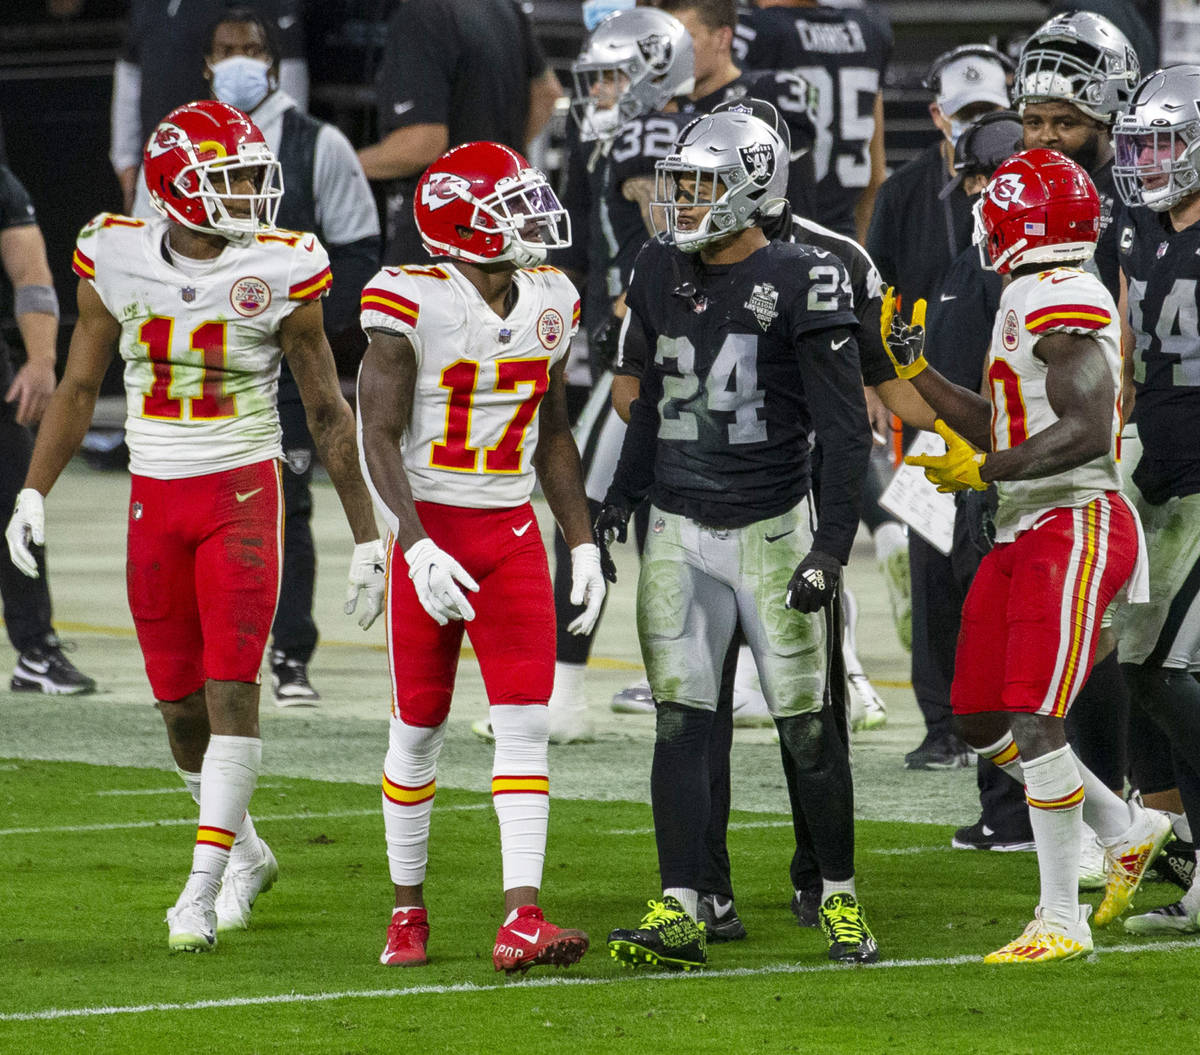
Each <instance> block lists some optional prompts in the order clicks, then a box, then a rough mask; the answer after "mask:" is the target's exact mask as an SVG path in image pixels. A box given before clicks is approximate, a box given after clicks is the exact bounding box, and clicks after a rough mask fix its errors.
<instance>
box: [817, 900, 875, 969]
mask: <svg viewBox="0 0 1200 1055" xmlns="http://www.w3.org/2000/svg"><path fill="white" fill-rule="evenodd" d="M820 917H821V930H823V931H824V932H825V937H826V938H828V939H829V958H830V959H831V960H836V961H837V962H838V963H875V961H876V960H878V959H879V946H878V945H876V944H875V937H874V935H872V934H871V930H870V928H869V927H868V926H867V917H866V916H865V915H864V914H863V910H862V906H861V905H860V904H859V903H858V902H857V901H856V900H855V899H854V895H853V894H830V895H829V897H827V898H826V899H825V903H824V904H823V905H822V906H821V908H820Z"/></svg>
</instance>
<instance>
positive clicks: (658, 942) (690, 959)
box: [608, 897, 708, 971]
mask: <svg viewBox="0 0 1200 1055" xmlns="http://www.w3.org/2000/svg"><path fill="white" fill-rule="evenodd" d="M647 904H648V905H649V906H650V911H649V912H647V913H646V915H644V916H643V917H642V922H641V924H640V925H639V926H638V927H637V929H636V930H620V929H618V930H614V931H613V932H612V933H611V934H610V935H609V936H608V951H609V954H610V955H611V956H612V958H613V959H614V960H619V961H620V962H621V963H623V964H625V965H626V966H629V967H666V968H668V969H669V970H672V971H690V970H691V969H692V968H693V967H703V966H704V965H705V964H706V963H708V950H707V944H706V942H705V938H704V926H703V924H699V923H697V922H696V921H695V920H694V919H692V917H691V916H689V915H688V914H687V912H686V911H685V910H684V907H683V906H682V905H681V904H680V903H679V901H678V899H676V898H673V897H665V898H663V899H662V901H649V902H647Z"/></svg>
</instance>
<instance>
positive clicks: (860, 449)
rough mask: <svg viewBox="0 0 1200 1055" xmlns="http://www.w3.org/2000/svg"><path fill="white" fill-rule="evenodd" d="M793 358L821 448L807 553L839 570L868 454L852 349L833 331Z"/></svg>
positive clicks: (803, 344)
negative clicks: (824, 557) (829, 559)
mask: <svg viewBox="0 0 1200 1055" xmlns="http://www.w3.org/2000/svg"><path fill="white" fill-rule="evenodd" d="M799 355H800V374H801V378H802V380H803V382H804V394H805V398H806V400H807V402H808V406H809V410H810V413H811V414H812V420H813V425H814V427H815V429H816V433H817V442H818V443H819V444H820V445H821V480H820V495H819V499H818V510H817V533H816V535H815V536H814V538H813V549H815V550H820V551H821V552H822V553H828V554H829V555H830V556H833V557H836V558H837V559H838V560H840V561H841V562H842V563H843V564H845V563H846V562H847V561H848V560H849V559H850V547H851V546H852V545H853V544H854V535H855V533H856V532H857V531H858V518H859V512H860V508H861V505H862V485H863V479H864V477H865V476H866V471H867V461H868V459H869V457H870V454H871V432H870V427H869V425H868V423H867V406H866V401H865V400H864V398H863V390H862V377H861V373H860V367H859V361H858V349H857V345H856V344H855V341H854V335H853V333H852V332H851V331H850V329H849V328H846V327H838V328H837V329H832V330H819V331H817V332H814V333H808V334H805V335H804V336H803V337H802V338H801V340H800V347H799ZM628 441H629V437H628V435H627V436H626V442H627V443H628Z"/></svg>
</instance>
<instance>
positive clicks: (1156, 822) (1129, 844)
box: [1096, 798, 1171, 927]
mask: <svg viewBox="0 0 1200 1055" xmlns="http://www.w3.org/2000/svg"><path fill="white" fill-rule="evenodd" d="M1129 807H1130V811H1131V812H1132V813H1133V814H1134V817H1135V820H1134V822H1133V824H1132V825H1130V827H1129V830H1128V831H1127V832H1126V833H1125V834H1124V835H1122V836H1121V838H1120V839H1118V840H1117V842H1115V843H1113V844H1112V845H1111V846H1106V847H1105V848H1104V870H1105V883H1104V900H1102V901H1101V902H1100V907H1099V908H1098V909H1096V925H1097V926H1100V927H1103V926H1104V925H1105V924H1106V923H1111V922H1112V921H1113V920H1114V919H1116V918H1117V917H1118V916H1119V915H1120V914H1121V913H1122V912H1124V911H1125V910H1126V909H1127V908H1129V906H1130V904H1131V903H1132V902H1133V896H1134V894H1136V893H1137V890H1138V887H1139V886H1141V883H1142V877H1143V876H1144V875H1145V873H1146V869H1147V868H1148V867H1149V866H1150V863H1151V862H1152V861H1153V860H1154V859H1155V858H1156V857H1157V856H1158V855H1159V852H1160V851H1161V850H1162V848H1163V847H1164V846H1165V845H1166V844H1167V840H1168V839H1170V838H1171V818H1170V817H1168V816H1167V815H1166V814H1165V813H1160V812H1159V811H1158V810H1150V809H1146V807H1145V806H1143V805H1142V804H1141V803H1140V802H1138V801H1137V799H1136V798H1134V799H1130V800H1129Z"/></svg>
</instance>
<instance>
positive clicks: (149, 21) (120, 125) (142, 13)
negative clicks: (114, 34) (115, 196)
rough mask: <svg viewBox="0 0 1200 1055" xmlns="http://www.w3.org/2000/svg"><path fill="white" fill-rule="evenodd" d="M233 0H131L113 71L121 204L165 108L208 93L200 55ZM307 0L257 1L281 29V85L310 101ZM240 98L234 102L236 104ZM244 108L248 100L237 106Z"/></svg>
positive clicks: (267, 20)
mask: <svg viewBox="0 0 1200 1055" xmlns="http://www.w3.org/2000/svg"><path fill="white" fill-rule="evenodd" d="M230 6H231V5H230V3H229V0H187V3H181V2H180V0H131V2H130V4H129V29H128V31H127V34H126V38H125V49H124V53H123V54H122V56H121V58H120V59H118V60H117V64H116V69H115V70H114V74H113V97H112V114H111V117H112V145H111V147H110V150H109V159H110V160H111V162H112V166H113V169H114V171H115V172H116V174H117V179H118V181H119V182H120V184H121V192H122V201H123V208H124V209H125V211H126V212H128V211H129V210H130V209H131V208H132V207H133V202H134V195H135V192H136V190H137V184H138V183H139V182H140V181H139V180H138V178H137V173H138V166H139V165H140V164H141V161H142V147H143V146H144V145H145V143H146V137H147V136H148V135H149V134H150V133H151V132H152V131H153V130H154V128H155V127H156V126H157V125H158V122H159V121H160V120H161V119H162V116H163V114H165V113H167V112H168V111H170V110H173V109H174V108H175V107H177V106H181V105H183V104H184V103H186V102H190V101H191V100H193V99H203V98H204V97H205V96H207V95H208V86H207V84H206V83H205V79H204V78H203V77H202V68H201V67H200V66H199V65H198V64H197V63H194V62H191V61H189V57H190V56H192V55H199V54H201V52H202V49H203V48H204V47H205V44H206V43H207V41H208V39H209V36H210V35H211V32H212V26H213V23H214V22H216V21H217V20H218V19H220V18H224V17H225V12H226V11H227V10H228V9H229V8H230ZM303 7H304V5H303V3H302V0H258V2H257V3H256V4H255V10H256V12H257V14H258V17H259V18H261V19H262V21H263V24H264V25H269V26H270V27H271V30H272V32H273V33H274V34H276V40H277V43H278V47H277V55H276V58H277V71H276V72H277V76H278V81H279V84H280V86H281V87H282V88H283V89H284V91H286V92H287V93H288V95H290V96H291V97H292V98H293V99H294V100H296V104H297V105H298V106H299V107H300V109H301V110H306V109H307V108H308V63H307V61H306V60H305V58H304V11H303ZM235 105H236V104H235ZM239 108H240V109H245V107H239Z"/></svg>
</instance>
